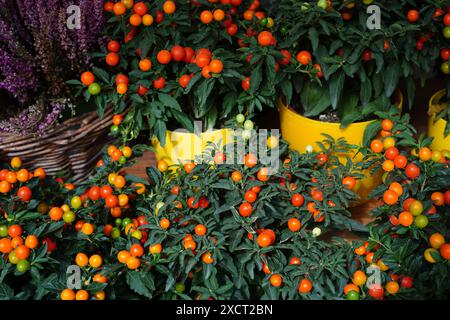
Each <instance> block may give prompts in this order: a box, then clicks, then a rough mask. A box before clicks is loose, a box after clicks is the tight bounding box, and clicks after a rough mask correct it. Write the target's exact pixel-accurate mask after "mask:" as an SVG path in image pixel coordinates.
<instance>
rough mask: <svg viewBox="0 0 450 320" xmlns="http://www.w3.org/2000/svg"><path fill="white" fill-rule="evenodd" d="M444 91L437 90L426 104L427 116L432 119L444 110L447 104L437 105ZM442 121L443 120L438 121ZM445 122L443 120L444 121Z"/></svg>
mask: <svg viewBox="0 0 450 320" xmlns="http://www.w3.org/2000/svg"><path fill="white" fill-rule="evenodd" d="M445 92H446V89H441V90H438V91H437V92H436V93H435V94H433V95H432V96H431V98H430V100H429V102H428V115H429V116H430V117H433V118H434V115H435V114H436V113H437V112H439V111H440V110H442V109H443V108H445V106H446V105H447V104H444V103H439V100H440V99H441V98H442V97H443V96H444V95H445ZM439 120H443V119H439ZM444 121H445V120H444Z"/></svg>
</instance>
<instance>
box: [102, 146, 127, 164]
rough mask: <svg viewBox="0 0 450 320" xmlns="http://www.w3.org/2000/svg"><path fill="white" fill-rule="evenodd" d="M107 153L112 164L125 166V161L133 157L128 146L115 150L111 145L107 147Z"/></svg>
mask: <svg viewBox="0 0 450 320" xmlns="http://www.w3.org/2000/svg"><path fill="white" fill-rule="evenodd" d="M107 153H108V155H109V156H110V157H111V160H112V161H113V162H119V163H120V164H125V163H126V162H127V159H128V158H131V156H132V155H133V150H132V149H131V148H130V147H128V146H124V147H121V148H117V147H116V146H114V145H111V146H109V147H108V150H107Z"/></svg>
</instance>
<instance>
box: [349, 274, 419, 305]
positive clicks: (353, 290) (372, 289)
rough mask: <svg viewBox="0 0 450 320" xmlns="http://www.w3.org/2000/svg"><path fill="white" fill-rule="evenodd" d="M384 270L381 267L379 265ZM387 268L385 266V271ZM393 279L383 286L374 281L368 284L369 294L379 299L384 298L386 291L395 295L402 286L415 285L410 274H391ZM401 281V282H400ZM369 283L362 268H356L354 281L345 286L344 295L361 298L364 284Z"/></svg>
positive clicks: (354, 298)
mask: <svg viewBox="0 0 450 320" xmlns="http://www.w3.org/2000/svg"><path fill="white" fill-rule="evenodd" d="M379 268H380V269H381V270H383V269H382V268H381V267H379ZM385 270H387V269H386V268H384V271H385ZM390 278H391V280H390V281H388V282H387V283H386V284H385V287H384V288H383V287H382V286H381V284H378V283H373V284H370V285H367V286H368V289H369V290H368V294H369V295H370V296H371V297H372V298H374V299H377V300H380V299H383V297H384V296H385V294H386V293H388V294H390V295H395V294H397V292H398V291H399V290H400V287H402V288H407V289H409V288H411V287H412V285H413V281H412V278H411V277H410V276H402V277H400V276H398V275H396V274H393V273H391V274H390ZM399 282H400V283H399ZM366 284H367V275H366V274H365V272H364V271H362V270H356V271H355V272H354V273H353V277H352V283H348V284H347V285H345V287H344V295H345V296H346V298H347V299H348V300H359V298H360V293H361V291H362V289H363V286H364V285H366Z"/></svg>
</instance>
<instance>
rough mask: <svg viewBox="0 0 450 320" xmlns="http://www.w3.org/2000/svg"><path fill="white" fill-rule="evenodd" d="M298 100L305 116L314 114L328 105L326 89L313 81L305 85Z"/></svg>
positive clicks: (328, 97)
mask: <svg viewBox="0 0 450 320" xmlns="http://www.w3.org/2000/svg"><path fill="white" fill-rule="evenodd" d="M300 100H301V103H302V106H303V108H304V110H305V116H307V117H312V116H316V115H318V114H320V113H321V112H322V111H324V110H325V109H326V108H328V107H329V106H330V96H329V95H328V92H327V90H326V89H324V88H323V87H321V86H319V85H318V84H317V83H315V82H309V83H307V84H306V85H305V87H304V89H303V93H302V95H301V96H300Z"/></svg>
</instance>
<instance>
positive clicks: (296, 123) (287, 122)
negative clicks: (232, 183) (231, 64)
mask: <svg viewBox="0 0 450 320" xmlns="http://www.w3.org/2000/svg"><path fill="white" fill-rule="evenodd" d="M397 101H398V105H399V108H400V109H401V107H402V105H403V95H402V94H401V92H400V91H399V92H398V98H397ZM280 120H281V136H282V138H283V139H284V140H286V141H287V142H289V144H290V148H291V149H294V150H297V151H298V152H301V153H303V152H306V150H307V148H311V147H312V149H313V150H315V151H319V150H320V147H319V145H318V144H317V143H316V142H317V141H322V140H324V137H323V136H322V133H326V134H328V135H330V136H332V137H333V138H334V139H338V138H340V137H343V138H345V140H346V141H347V142H348V143H350V144H354V145H357V146H362V141H363V136H364V131H365V130H366V128H367V126H368V125H369V124H370V123H372V122H373V120H371V121H364V122H355V123H352V124H350V125H349V126H347V127H346V128H345V129H341V128H340V123H330V122H322V121H317V120H312V119H309V118H306V117H303V116H302V115H300V114H298V113H297V112H295V111H293V110H292V109H290V108H289V107H288V106H286V105H285V104H284V103H280ZM349 156H350V157H353V156H354V154H349ZM344 158H345V157H344ZM361 159H362V155H361V154H358V155H356V157H355V158H354V159H353V161H359V160H361ZM369 171H370V170H367V171H366V172H365V175H366V178H364V179H361V180H360V181H358V183H357V185H356V187H355V192H356V193H358V195H359V196H360V198H361V200H362V201H364V200H366V199H367V197H368V195H369V193H370V192H371V191H372V190H373V189H374V188H375V187H377V186H378V185H380V183H381V176H382V172H381V171H380V172H378V173H376V174H373V175H371V174H370V172H369Z"/></svg>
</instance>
